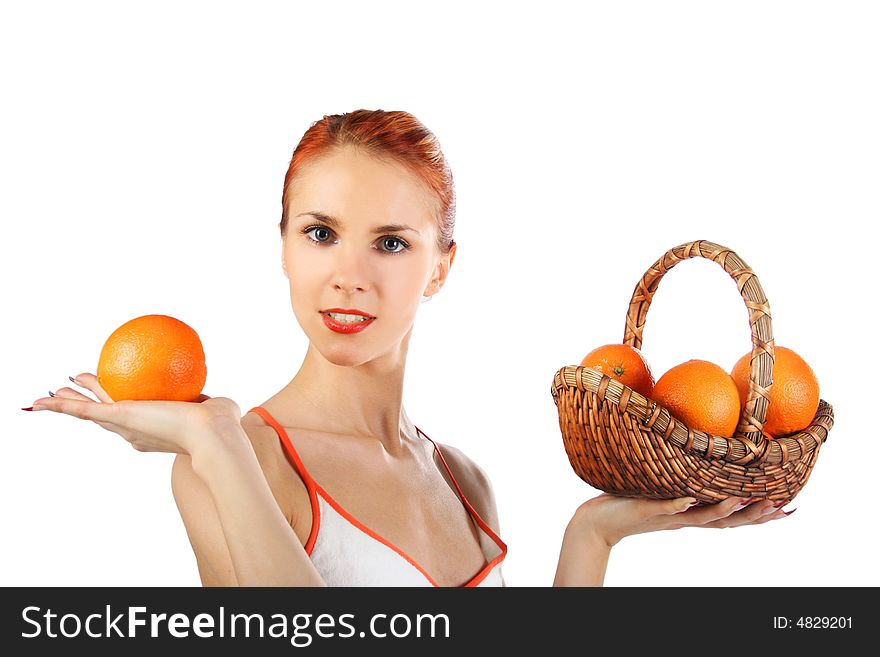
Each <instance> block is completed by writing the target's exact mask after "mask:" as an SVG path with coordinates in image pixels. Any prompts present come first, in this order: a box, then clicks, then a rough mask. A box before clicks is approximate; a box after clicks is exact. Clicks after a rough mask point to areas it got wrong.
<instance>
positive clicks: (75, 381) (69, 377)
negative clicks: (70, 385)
mask: <svg viewBox="0 0 880 657" xmlns="http://www.w3.org/2000/svg"><path fill="white" fill-rule="evenodd" d="M67 378H68V379H70V380H71V381H73V382H74V383H76V385H79V383H78V382H77V380H76V379H74V378H73V377H72V376H68V377H67Z"/></svg>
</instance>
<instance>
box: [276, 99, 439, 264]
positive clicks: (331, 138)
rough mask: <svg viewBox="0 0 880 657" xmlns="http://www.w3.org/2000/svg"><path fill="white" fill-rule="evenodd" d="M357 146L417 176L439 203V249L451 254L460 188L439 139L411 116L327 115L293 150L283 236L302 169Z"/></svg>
mask: <svg viewBox="0 0 880 657" xmlns="http://www.w3.org/2000/svg"><path fill="white" fill-rule="evenodd" d="M343 146H354V147H357V148H362V149H364V150H365V151H366V152H368V153H371V154H373V155H375V156H377V157H382V158H389V159H391V160H393V161H395V162H398V163H399V164H402V165H403V166H405V167H407V168H408V169H409V170H410V171H411V172H412V173H414V174H415V175H416V176H417V177H418V178H419V179H420V180H421V181H422V182H423V183H424V184H425V185H426V186H427V188H428V189H429V190H431V192H432V193H433V194H434V196H435V197H436V200H437V206H438V213H437V214H438V216H437V227H438V229H439V230H438V237H437V247H438V248H439V249H440V252H441V253H443V254H446V253H449V250H450V249H451V248H452V245H453V244H454V243H455V242H454V240H453V239H452V230H453V228H454V226H455V189H454V187H453V184H452V171H451V170H450V169H449V165H448V164H447V163H446V158H445V157H443V153H442V152H441V150H440V142H439V141H437V138H436V137H435V136H434V134H433V133H432V132H431V131H430V130H428V129H427V128H426V127H425V126H424V125H422V123H421V122H420V121H419V120H418V119H416V117H414V116H413V115H412V114H409V113H408V112H401V111H393V112H386V111H384V110H356V111H354V112H347V113H345V114H332V115H329V116H324V118H323V119H321V120H320V121H316V122H314V123H313V124H312V125H311V126H310V127H309V129H308V130H306V132H305V134H304V135H303V136H302V139H300V142H299V144H298V145H297V147H296V149H294V151H293V157H292V158H291V159H290V166H289V167H288V169H287V175H286V176H284V192H283V194H282V196H281V224H280V228H281V235H282V236H284V235H285V234H286V232H287V220H288V215H287V199H288V196H289V194H290V188H291V185H292V184H293V181H294V179H295V177H296V174H297V172H298V171H299V170H300V168H301V167H303V166H305V165H306V164H307V163H308V162H310V161H312V160H314V159H317V158H319V157H321V156H322V155H326V154H327V153H328V152H330V151H331V150H333V149H335V148H340V147H343Z"/></svg>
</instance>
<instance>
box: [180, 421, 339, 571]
mask: <svg viewBox="0 0 880 657" xmlns="http://www.w3.org/2000/svg"><path fill="white" fill-rule="evenodd" d="M211 440H212V441H214V442H215V444H214V445H212V446H211V448H210V449H203V450H198V449H196V450H194V452H193V453H192V454H191V459H192V460H191V468H190V469H191V471H192V474H193V475H194V476H195V477H196V478H197V479H198V480H200V482H201V483H198V482H195V481H193V480H192V477H189V473H185V472H184V471H183V467H184V466H185V464H184V463H181V464H180V465H179V466H178V468H179V469H180V470H181V472H180V473H179V475H178V481H179V482H180V481H181V480H183V481H185V482H186V483H184V484H183V485H184V487H185V489H184V490H181V493H182V494H181V495H180V496H179V498H178V496H177V493H176V494H175V496H176V499H178V506H179V507H180V508H181V516H182V517H183V518H184V523H185V524H186V525H187V533H188V534H189V535H190V540H191V541H193V550H194V551H195V552H196V557H197V559H198V558H199V555H200V554H201V555H202V559H201V560H200V566H199V569H200V572H201V571H202V568H203V565H202V564H203V563H204V566H205V570H206V571H207V574H208V575H209V577H217V578H218V579H220V581H224V585H228V586H234V585H235V584H238V586H323V585H324V582H323V580H322V579H321V577H320V575H319V574H318V572H317V570H315V567H314V565H313V564H312V562H311V560H310V559H309V556H308V555H307V554H306V551H305V549H304V548H303V546H302V544H301V543H300V541H299V538H298V537H297V535H296V533H295V532H294V531H293V529H292V528H291V526H290V524H289V522H288V521H287V519H286V518H285V517H284V514H283V513H282V512H281V509H280V507H279V506H278V503H277V501H276V500H275V497H274V496H273V494H272V490H271V489H270V487H269V484H268V482H267V481H266V477H265V476H264V474H263V471H262V469H261V468H260V464H259V461H258V460H257V456H256V454H255V452H254V449H253V447H252V446H251V443H250V440H249V439H248V437H247V434H246V433H245V431H244V429H242V427H241V424H240V423H238V422H228V423H227V422H223V423H221V426H219V427H217V428H216V432H215V433H214V435H212V436H211ZM202 444H205V445H207V441H202ZM180 475H183V476H180ZM208 496H210V501H211V502H212V503H213V507H214V514H213V515H212V514H211V513H210V512H208V513H207V514H205V515H203V512H205V511H207V509H208V508H210V507H209V505H208V503H207V500H206V498H207V497H208ZM190 507H192V508H190ZM218 529H219V531H220V532H222V536H223V540H222V541H221V540H220V536H219V535H218V534H219V532H218ZM233 577H234V581H233Z"/></svg>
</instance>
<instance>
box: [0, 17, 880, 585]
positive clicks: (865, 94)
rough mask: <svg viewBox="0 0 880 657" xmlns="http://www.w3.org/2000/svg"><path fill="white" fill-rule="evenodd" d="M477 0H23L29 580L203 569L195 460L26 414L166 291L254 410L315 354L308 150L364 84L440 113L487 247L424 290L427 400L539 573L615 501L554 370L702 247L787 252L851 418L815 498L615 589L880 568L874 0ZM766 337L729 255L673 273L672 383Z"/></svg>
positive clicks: (8, 29) (21, 158) (693, 536)
mask: <svg viewBox="0 0 880 657" xmlns="http://www.w3.org/2000/svg"><path fill="white" fill-rule="evenodd" d="M319 5H320V6H321V7H320V8H319V7H318V6H319ZM467 5H469V6H466V5H465V3H461V4H460V5H459V4H455V3H443V4H441V3H436V6H434V8H433V9H430V10H429V9H427V8H422V5H421V4H413V3H408V2H399V3H398V2H378V1H377V2H366V3H365V2H334V3H317V2H315V3H311V4H310V5H306V4H305V3H281V2H253V3H228V2H186V3H179V2H155V1H154V2H150V3H142V4H140V5H138V4H135V3H113V2H104V3H98V2H77V3H62V2H57V3H48V2H31V3H27V4H25V3H19V4H18V5H17V6H15V7H11V6H9V5H8V4H6V5H4V8H3V10H2V13H0V61H2V62H3V65H2V69H0V76H2V77H0V81H2V95H3V101H2V103H0V113H2V121H0V167H2V169H0V180H2V201H0V202H2V208H0V216H2V226H3V232H2V243H3V258H2V260H0V267H2V270H0V271H2V277H0V280H2V285H3V290H2V295H3V296H2V299H3V316H4V320H3V325H2V326H3V329H2V341H0V349H2V353H0V356H2V361H0V362H2V363H3V366H4V375H3V376H2V377H0V386H2V395H0V398H2V399H3V401H4V403H3V408H2V409H0V413H2V427H3V448H2V449H3V451H2V459H0V467H2V473H0V500H2V505H3V507H2V518H3V529H2V533H3V537H2V541H0V582H2V584H4V585H118V586H135V585H147V586H151V585H183V586H190V585H198V584H199V579H198V574H197V571H196V567H195V560H194V558H193V556H192V553H191V550H190V547H189V543H188V541H187V538H186V534H185V532H184V528H183V524H182V522H181V520H180V518H179V516H178V514H177V510H176V507H175V505H174V500H173V497H172V495H171V489H170V484H169V473H170V466H171V462H172V456H171V455H168V454H142V453H139V452H136V451H134V450H133V449H131V447H129V446H128V444H127V443H125V442H124V441H123V440H122V439H120V438H119V437H118V436H115V435H114V434H110V433H107V432H105V431H103V430H101V429H100V428H98V427H97V426H94V425H92V424H88V423H84V422H81V421H78V420H75V419H73V418H70V417H66V416H61V415H55V414H50V413H33V414H31V413H24V412H22V411H20V410H19V408H20V407H22V406H29V405H30V404H31V402H32V401H33V400H34V399H36V398H37V397H40V396H44V395H45V394H46V393H47V391H48V390H49V389H53V390H54V389H57V388H59V387H62V386H64V385H66V384H67V383H68V381H67V376H68V375H70V374H77V373H79V372H81V371H94V369H95V367H96V365H97V357H98V353H99V351H100V348H101V346H102V344H103V341H104V339H105V338H106V337H107V335H109V333H110V332H111V331H112V330H113V329H114V328H116V327H117V326H118V325H119V324H121V323H122V322H124V321H126V320H128V319H130V318H132V317H135V316H138V315H141V314H147V313H163V314H170V315H173V316H176V317H179V318H180V319H183V320H184V321H186V322H187V323H189V324H191V325H192V326H193V327H195V328H196V329H197V330H198V331H199V333H200V335H201V337H202V340H203V342H204V345H205V348H206V352H207V355H208V367H209V376H208V383H207V386H206V390H205V391H206V392H207V393H208V394H210V395H214V396H219V395H224V396H229V397H232V398H233V399H235V400H236V401H238V402H239V404H240V405H241V406H242V408H243V409H247V408H250V407H251V406H253V405H256V404H259V403H261V402H262V401H264V400H265V399H266V398H267V397H268V396H269V395H271V394H272V393H274V392H275V391H276V390H277V389H279V388H280V387H281V386H283V385H284V384H285V383H286V382H287V381H288V380H289V379H290V377H291V376H292V375H293V374H294V373H295V372H296V369H297V368H298V366H299V364H300V362H301V359H302V356H303V353H304V349H305V347H306V343H305V339H304V337H303V335H302V333H301V331H300V329H299V326H298V325H297V323H296V320H295V318H294V316H293V313H292V311H291V309H290V305H289V300H288V293H287V281H286V279H285V278H284V277H283V275H282V272H281V267H280V240H279V236H278V230H277V223H278V220H279V218H280V199H281V188H282V181H283V177H284V173H285V171H286V169H287V164H288V162H289V159H290V155H291V153H292V150H293V147H294V146H295V144H296V143H297V141H298V140H299V138H300V137H301V136H302V134H303V132H304V131H305V130H306V129H307V128H308V126H309V124H310V123H311V122H312V121H314V120H316V119H319V118H320V117H321V116H323V115H324V114H332V113H339V112H345V111H349V110H353V109H357V108H371V109H375V108H381V109H389V110H390V109H405V110H407V111H410V112H412V113H413V114H415V115H416V116H417V117H418V118H419V119H421V120H422V121H423V122H424V123H425V124H426V125H427V126H428V127H429V128H430V129H431V130H432V131H433V132H434V133H435V134H436V135H437V136H438V137H439V139H440V141H441V144H442V146H443V149H444V152H445V154H446V156H447V158H448V160H449V161H450V164H451V166H452V168H453V172H454V175H455V180H456V186H457V192H458V222H457V227H456V234H455V237H456V240H457V242H458V243H459V251H458V256H457V258H456V261H455V266H454V268H453V270H452V274H451V276H450V279H449V281H448V284H447V286H446V287H445V288H444V290H443V292H442V293H441V294H440V295H439V296H438V297H436V298H435V299H434V300H433V301H432V302H431V303H429V304H425V305H424V306H423V307H422V309H421V310H420V315H419V318H418V320H417V324H416V330H415V333H414V336H413V341H412V344H411V348H410V361H409V366H408V368H407V373H406V389H405V398H404V402H405V405H406V407H407V409H408V412H409V414H410V416H411V417H412V418H413V419H414V421H415V422H416V423H417V424H418V425H419V426H420V427H421V428H422V429H423V430H424V431H425V432H426V433H427V434H428V435H430V436H431V437H432V438H434V439H435V440H439V441H441V442H445V443H449V444H452V445H455V446H458V447H460V448H461V449H462V450H463V451H464V452H465V453H467V454H468V455H469V456H471V457H472V458H473V459H474V460H475V461H476V462H477V463H479V464H480V465H481V466H482V467H483V468H484V469H485V470H486V471H487V473H488V474H489V476H490V477H491V479H492V481H493V484H494V488H495V494H496V497H497V500H498V506H499V512H500V520H501V531H502V536H503V538H504V539H505V541H506V542H507V543H508V545H509V547H510V551H509V555H508V559H507V562H506V564H505V566H504V571H505V575H506V578H507V581H508V583H509V584H510V585H513V586H532V585H548V584H550V583H551V582H552V578H553V573H554V570H555V567H556V560H557V556H558V549H559V544H560V539H561V537H562V532H563V530H564V528H565V525H566V523H567V521H568V519H569V518H570V516H571V513H572V512H573V511H574V509H575V508H576V507H577V506H578V505H579V504H580V503H581V502H582V501H584V500H586V499H588V498H590V497H592V496H594V495H596V494H598V491H596V490H594V489H592V488H591V487H589V486H587V485H586V484H585V483H584V482H582V481H581V480H580V479H579V478H578V477H577V476H576V475H575V474H574V472H573V471H572V469H571V467H570V466H569V464H568V461H567V457H566V455H565V452H564V449H563V446H562V439H561V436H560V433H559V426H558V421H557V415H556V409H555V406H554V404H553V402H552V399H551V397H550V383H551V381H552V379H553V375H554V373H555V372H556V370H557V369H558V368H560V367H562V366H564V365H568V364H577V363H578V362H579V361H580V359H581V358H582V357H583V355H584V354H585V353H586V352H587V351H589V350H590V349H592V348H593V347H595V346H598V345H600V344H605V343H609V342H618V341H620V340H621V339H622V337H623V328H624V317H625V313H626V308H627V305H628V302H629V298H630V295H631V293H632V290H633V287H634V286H635V284H636V282H637V281H638V279H639V278H640V277H641V275H642V274H643V273H644V271H645V270H646V269H647V268H648V266H649V265H651V264H652V263H653V262H654V261H655V260H656V259H657V258H659V257H660V256H661V255H662V253H663V252H664V251H666V250H667V249H668V248H671V247H673V246H675V245H678V244H681V243H683V242H687V241H691V240H696V239H708V240H711V241H715V242H718V243H721V244H723V245H726V246H729V247H731V248H733V249H734V250H735V251H736V252H737V253H738V254H739V255H740V256H741V257H742V258H743V259H745V261H746V262H747V263H748V264H749V265H751V267H752V268H753V269H754V270H755V272H756V273H757V274H758V276H759V278H760V281H761V283H762V285H763V287H764V290H765V292H766V293H767V296H768V298H769V300H770V305H771V308H772V312H773V326H774V331H775V336H776V341H777V344H780V345H786V346H789V347H791V348H793V349H795V350H796V351H798V352H799V353H801V354H802V355H803V356H804V357H805V358H806V359H807V360H808V361H809V362H810V363H811V364H812V366H813V368H814V369H815V371H816V373H817V375H818V377H819V380H820V383H821V393H822V397H823V398H824V399H826V400H828V401H829V402H830V403H831V404H832V405H833V407H834V410H835V417H836V422H835V426H834V429H833V431H832V432H831V435H830V438H829V440H828V442H827V443H826V445H825V447H824V448H823V451H822V453H821V456H820V458H819V461H818V464H817V466H816V468H815V470H814V472H813V475H812V477H811V479H810V481H809V483H808V484H807V486H806V487H805V489H804V490H803V492H802V494H801V495H800V496H799V497H798V499H797V500H796V501H795V502H794V503H793V504H792V505H791V506H792V507H797V508H798V511H797V513H796V514H795V515H793V516H791V517H790V518H786V519H784V520H780V521H776V522H773V523H770V524H767V525H761V526H756V527H747V528H740V529H734V530H702V529H687V530H681V531H676V532H663V533H655V534H647V535H640V536H635V537H631V538H627V539H625V540H624V541H623V542H622V543H621V544H619V545H618V546H617V547H616V548H615V549H614V550H613V553H612V556H611V560H610V563H609V567H608V574H607V577H606V584H607V585H609V586H624V585H650V586H671V585H700V586H701V585H723V586H738V585H763V584H766V585H771V586H777V585H820V586H828V585H852V586H861V585H878V584H880V577H878V565H877V559H876V554H877V548H878V545H877V540H876V532H875V525H876V517H877V516H876V510H875V507H874V501H873V494H874V488H873V483H874V482H875V481H876V472H877V468H878V465H880V459H878V452H877V450H878V445H877V424H876V403H875V399H876V392H877V372H878V367H880V363H878V358H877V352H876V348H875V339H876V330H877V329H876V326H877V323H876V319H877V313H876V310H875V308H876V299H875V295H874V287H873V284H874V282H875V280H876V266H875V264H874V258H875V255H874V254H875V253H876V250H875V248H874V247H875V243H874V241H873V235H874V234H876V233H874V231H873V229H874V227H875V226H876V224H877V219H878V211H880V200H878V180H880V178H878V176H880V159H878V153H880V129H878V125H880V122H878V120H877V117H878V116H880V95H878V84H877V81H878V62H880V45H878V39H877V34H878V30H880V20H878V19H880V15H878V10H877V8H876V5H875V4H873V3H870V2H861V3H859V2H822V3H818V2H766V1H762V2H738V3H727V2H725V3H720V2H702V1H700V2H662V3H659V2H643V3H634V2H616V3H562V2H551V1H544V2H541V3H529V4H525V3H467ZM324 6H326V7H327V8H326V9H325V8H324ZM749 346H750V343H749V328H748V322H747V313H746V310H745V307H744V305H743V302H742V300H741V298H740V296H739V294H738V293H737V290H736V286H735V285H734V284H733V282H732V281H731V279H730V278H728V277H727V276H726V274H724V272H723V271H722V270H721V268H720V267H718V265H716V264H714V263H711V262H708V261H694V260H691V261H688V262H686V263H683V264H681V265H679V266H678V267H677V268H676V269H675V270H673V271H672V272H671V273H670V274H669V275H668V276H667V277H666V279H664V281H663V283H662V284H661V287H660V291H659V293H658V294H657V296H656V297H655V302H654V304H653V306H652V309H651V312H650V314H649V316H648V324H647V330H646V332H645V343H644V352H645V355H646V357H647V358H648V360H649V361H650V363H651V364H652V366H653V368H654V371H655V373H656V375H657V376H659V375H660V374H662V373H663V372H664V371H666V369H668V368H669V367H671V366H672V365H675V364H676V363H679V362H681V361H684V360H688V359H690V358H703V359H707V360H711V361H713V362H716V363H718V364H719V365H721V366H722V367H724V368H725V369H729V368H730V367H731V366H732V365H733V363H734V362H735V361H736V359H737V358H738V357H739V356H740V355H741V354H743V353H745V352H746V351H747V350H748V349H749Z"/></svg>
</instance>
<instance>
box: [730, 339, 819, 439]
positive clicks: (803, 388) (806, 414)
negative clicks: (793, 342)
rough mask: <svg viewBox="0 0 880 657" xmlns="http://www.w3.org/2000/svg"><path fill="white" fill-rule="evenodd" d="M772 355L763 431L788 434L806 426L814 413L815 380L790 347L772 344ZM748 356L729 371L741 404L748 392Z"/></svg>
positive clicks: (816, 390)
mask: <svg viewBox="0 0 880 657" xmlns="http://www.w3.org/2000/svg"><path fill="white" fill-rule="evenodd" d="M773 355H774V360H773V376H772V380H773V385H772V386H770V400H769V403H768V406H767V417H766V418H765V420H764V431H766V432H767V433H769V434H772V435H774V436H788V435H791V434H793V433H797V432H798V431H800V430H801V429H806V428H807V427H808V426H810V423H811V422H812V421H813V418H814V417H815V416H816V411H817V410H819V381H818V379H817V378H816V374H815V372H813V368H811V367H810V366H809V364H808V363H807V361H805V360H804V359H803V358H801V356H800V355H798V354H797V353H796V352H794V351H792V350H791V349H788V348H787V347H776V348H775V349H774V350H773ZM751 358H752V354H751V352H749V353H747V354H745V355H744V356H743V357H742V358H740V359H739V360H738V361H736V365H734V366H733V369H732V370H731V371H730V375H731V376H732V377H733V380H734V382H735V383H736V387H737V389H738V390H739V396H740V403H741V404H742V405H743V406H745V404H746V400H747V399H748V396H749V363H750V361H751Z"/></svg>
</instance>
